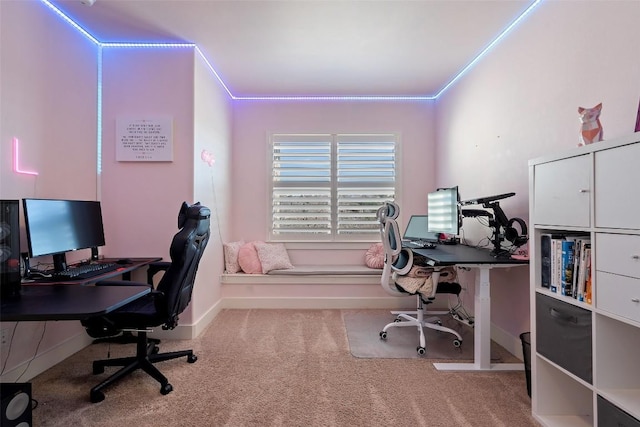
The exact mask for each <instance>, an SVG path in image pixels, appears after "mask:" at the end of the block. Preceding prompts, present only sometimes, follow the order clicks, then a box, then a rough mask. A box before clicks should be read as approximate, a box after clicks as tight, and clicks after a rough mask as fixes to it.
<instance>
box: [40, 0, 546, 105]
mask: <svg viewBox="0 0 640 427" xmlns="http://www.w3.org/2000/svg"><path fill="white" fill-rule="evenodd" d="M40 1H41V2H42V3H44V4H45V5H47V6H48V7H49V8H50V9H51V10H53V11H54V12H55V13H56V14H58V15H59V16H60V17H62V18H63V19H64V20H65V21H66V22H68V23H69V24H70V25H72V26H73V27H74V28H76V29H77V30H78V31H80V32H81V33H82V34H83V35H84V36H85V37H87V38H89V39H90V40H91V41H92V42H94V43H96V44H97V45H98V46H100V47H104V48H108V47H114V48H185V47H186V48H193V49H195V51H196V52H197V53H198V54H199V55H200V57H202V59H203V60H204V62H205V63H206V64H207V67H208V68H209V70H211V72H212V73H213V75H214V76H215V77H216V79H217V80H218V81H219V82H220V84H221V85H222V87H223V88H224V89H225V91H226V92H227V94H228V95H229V97H230V98H231V99H233V100H238V101H245V100H246V101H431V100H436V99H438V97H440V95H442V94H443V93H444V92H445V91H446V90H447V89H449V88H450V87H451V86H452V85H453V84H454V83H455V82H456V81H458V80H459V79H460V78H461V77H462V76H463V75H465V74H466V73H467V72H468V71H469V70H470V69H471V68H472V67H473V66H474V65H475V64H476V63H478V61H480V59H482V58H483V57H484V56H485V55H486V54H487V52H489V51H490V50H491V48H493V47H494V46H495V45H496V44H498V43H499V42H500V41H501V40H502V39H503V38H504V37H505V36H506V35H507V34H508V33H509V32H510V31H511V30H512V29H513V28H514V27H515V26H516V25H517V24H518V23H520V22H521V21H522V20H523V19H524V18H525V17H526V16H527V15H529V13H531V11H533V9H534V8H535V7H536V6H538V5H539V4H540V3H542V0H534V1H533V2H532V3H531V4H530V5H529V7H527V8H526V9H525V10H524V12H522V13H521V14H520V15H519V16H518V17H517V18H516V19H515V20H514V21H513V22H512V23H511V24H509V26H507V28H505V29H504V30H503V31H502V32H501V33H500V34H499V35H498V36H497V37H496V38H495V39H493V41H492V42H491V43H489V44H488V45H487V46H486V47H485V48H484V49H483V50H482V51H481V52H480V53H479V54H478V55H476V57H475V58H474V59H473V60H472V61H471V62H469V63H468V64H467V65H466V66H465V67H464V68H463V69H462V70H461V71H460V72H458V74H456V75H455V76H454V77H453V78H452V79H451V80H449V82H448V83H447V84H445V85H444V87H443V88H442V89H440V90H439V91H438V93H436V94H435V95H424V96H394V95H389V96H384V95H380V96H375V95H362V96H356V95H354V96H323V95H320V96H235V95H233V94H232V93H231V91H230V90H229V88H228V87H227V85H226V84H225V83H224V81H223V80H222V78H221V77H220V75H219V74H218V73H217V71H216V70H215V69H214V68H213V66H212V65H211V62H210V61H209V60H208V59H207V58H206V57H205V56H204V54H203V53H202V51H201V50H200V48H199V47H198V46H197V45H195V44H193V43H135V42H131V43H102V42H100V41H98V40H97V39H96V38H95V37H93V36H92V35H91V34H89V33H88V32H87V31H86V30H85V29H84V28H82V27H81V26H80V25H78V24H76V23H75V22H74V21H73V20H72V19H71V18H69V17H68V16H67V15H65V14H64V13H63V12H62V11H61V10H60V9H58V8H57V7H55V6H54V5H53V4H51V2H49V0H40ZM99 78H100V79H101V78H102V74H101V73H100V75H99ZM98 84H99V86H100V87H101V82H99V83H98ZM98 97H99V99H101V96H100V93H99V94H98ZM98 108H99V107H98Z"/></svg>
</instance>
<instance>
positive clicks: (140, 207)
mask: <svg viewBox="0 0 640 427" xmlns="http://www.w3.org/2000/svg"><path fill="white" fill-rule="evenodd" d="M0 18H1V21H0V23H1V25H0V29H1V31H2V32H1V34H0V35H1V37H0V41H1V43H2V44H1V51H0V52H1V54H2V57H1V61H0V64H1V67H2V68H1V73H0V77H1V81H0V83H1V85H0V88H1V90H2V94H1V95H2V96H1V97H0V98H1V100H2V115H1V116H0V120H1V126H0V136H1V140H0V162H1V168H0V198H2V199H20V198H23V197H51V198H72V199H93V200H96V199H97V200H101V201H102V203H103V213H104V220H105V221H104V222H105V234H106V236H105V237H106V241H107V246H106V247H105V248H103V250H102V254H103V255H106V256H114V257H123V256H127V257H132V256H149V255H151V256H153V255H157V256H163V257H167V258H168V249H169V243H170V241H171V238H172V236H173V235H174V234H175V232H176V231H177V213H178V208H179V207H180V203H181V202H182V201H183V200H186V201H189V202H193V201H197V200H199V201H201V202H202V203H203V204H205V205H208V206H210V207H212V208H213V207H214V206H215V205H216V202H217V203H219V204H220V205H221V206H223V207H225V208H224V209H219V210H218V211H219V212H220V216H219V218H220V221H223V223H222V224H220V225H219V224H218V223H216V222H213V221H212V224H215V227H217V228H222V229H228V228H229V227H228V224H227V223H226V222H228V221H229V212H228V210H229V209H228V206H229V200H228V198H229V190H227V188H229V187H230V186H229V179H230V178H229V175H230V173H229V164H230V162H229V161H228V159H229V151H230V143H231V141H230V132H231V131H230V130H231V118H230V115H231V104H230V102H229V100H228V99H227V95H226V93H225V92H224V91H223V90H222V88H221V87H220V86H219V85H218V83H217V81H216V80H215V78H214V77H213V75H212V74H211V73H210V72H209V71H208V70H207V69H205V67H204V65H203V64H202V63H201V62H200V58H197V59H196V58H195V56H194V51H193V49H190V48H189V49H184V50H175V49H156V50H153V51H152V50H144V49H116V50H110V49H104V50H103V52H104V57H103V60H102V64H103V76H104V81H103V96H104V97H103V109H102V111H101V113H102V119H103V122H102V125H103V134H102V139H101V142H102V145H103V151H102V153H101V155H102V175H98V174H97V166H98V165H97V158H98V137H97V132H98V124H97V117H98V113H99V110H98V108H97V99H98V96H97V93H98V89H97V79H98V48H97V47H96V46H95V45H93V44H92V43H90V42H89V41H88V40H87V39H85V38H84V37H83V36H81V35H80V34H79V33H78V32H77V30H75V29H73V28H72V27H70V26H69V25H68V24H67V23H65V22H64V21H62V20H61V19H60V18H59V17H57V16H56V15H55V14H54V13H53V12H52V11H50V10H49V9H48V8H46V7H45V6H44V5H43V4H41V3H40V2H36V1H28V2H27V1H15V2H4V1H3V2H0ZM167 64H170V65H171V66H170V67H167ZM159 70H161V72H160V71H159ZM194 98H195V99H194ZM196 112H197V114H196ZM156 114H159V115H165V114H166V115H170V116H172V117H173V119H174V132H173V137H174V160H173V162H170V163H140V162H133V163H125V162H117V161H115V119H116V118H117V117H118V116H119V115H134V116H136V115H151V116H154V115H156ZM196 116H197V122H196V123H195V124H194V117H196ZM13 137H18V138H20V140H21V142H22V145H21V159H22V161H21V164H22V166H23V167H25V168H27V169H30V170H36V171H38V172H39V173H40V174H39V175H38V176H37V177H33V176H28V175H21V174H16V173H14V172H13V170H12V139H13ZM196 139H197V140H196ZM194 140H195V141H194ZM202 149H207V150H209V151H211V152H213V153H214V155H215V156H216V157H217V158H218V159H222V161H221V162H219V163H218V165H217V166H216V167H215V168H210V167H209V166H208V164H206V163H204V162H203V161H202V160H201V157H200V152H201V150H202ZM213 181H215V185H216V187H218V188H221V190H220V195H219V196H218V197H217V198H216V197H215V195H214V194H213V193H212V191H211V188H212V183H213ZM23 228H24V227H23ZM212 231H213V229H212ZM22 235H23V250H26V244H25V240H24V231H22ZM216 236H218V237H216ZM219 242H220V238H219V235H218V232H217V231H213V232H212V240H211V241H210V246H209V247H207V250H206V251H205V256H204V258H203V260H202V264H203V266H201V269H200V274H199V275H198V279H197V281H198V282H197V283H198V284H197V286H196V287H195V291H194V298H193V304H191V306H190V307H189V308H188V309H187V311H185V313H184V314H183V316H181V326H183V325H186V328H185V329H186V330H189V331H192V332H191V333H193V328H191V326H192V325H193V324H194V323H196V322H199V323H201V324H206V322H207V321H208V320H209V318H210V317H211V311H212V308H213V307H215V306H216V304H217V303H218V302H219V300H220V288H219V283H218V277H219V274H220V273H221V270H222V255H221V253H222V252H221V246H220V243H219ZM88 256H89V251H88V250H87V251H78V253H74V254H73V255H72V256H69V259H70V260H71V261H73V260H75V259H79V258H83V257H84V258H86V257H88ZM38 261H39V260H35V262H38ZM43 261H50V260H49V259H44V260H43ZM134 278H137V279H140V280H145V279H146V278H145V276H144V275H143V274H139V275H137V277H135V276H134ZM207 316H208V317H207ZM16 325H17V326H16ZM0 327H2V329H3V330H4V329H8V330H9V332H12V331H14V327H16V328H15V336H14V338H13V339H12V340H11V346H10V347H9V346H5V345H3V346H2V352H1V358H0V366H3V374H4V375H2V380H3V381H15V380H16V379H18V377H20V376H21V377H20V379H21V380H23V381H24V380H28V379H29V378H31V377H33V376H34V375H36V374H38V373H39V372H41V371H43V370H44V369H47V368H48V367H50V366H52V365H53V364H55V363H57V362H59V361H60V360H62V359H64V358H66V357H68V356H69V355H70V354H72V353H73V352H75V351H77V350H79V349H81V348H82V347H83V346H85V345H87V344H88V343H89V342H90V339H89V337H88V335H87V334H86V333H85V331H84V329H83V328H82V327H81V325H80V323H79V322H20V323H15V322H3V323H2V324H1V325H0ZM196 332H197V331H196ZM41 337H42V340H41ZM9 350H10V351H9ZM32 358H33V359H34V360H33V361H31V359H32Z"/></svg>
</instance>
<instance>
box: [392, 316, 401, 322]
mask: <svg viewBox="0 0 640 427" xmlns="http://www.w3.org/2000/svg"><path fill="white" fill-rule="evenodd" d="M400 322H402V319H401V318H399V317H396V318H395V320H394V321H393V323H400Z"/></svg>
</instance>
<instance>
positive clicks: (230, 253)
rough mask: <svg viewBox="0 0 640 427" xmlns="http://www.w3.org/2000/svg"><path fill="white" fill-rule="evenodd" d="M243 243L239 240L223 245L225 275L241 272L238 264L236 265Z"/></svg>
mask: <svg viewBox="0 0 640 427" xmlns="http://www.w3.org/2000/svg"><path fill="white" fill-rule="evenodd" d="M244 243H245V242H244V240H239V241H237V242H230V243H225V244H224V269H225V271H226V272H227V273H238V272H240V271H242V268H240V264H238V252H239V251H240V248H241V247H242V245H244Z"/></svg>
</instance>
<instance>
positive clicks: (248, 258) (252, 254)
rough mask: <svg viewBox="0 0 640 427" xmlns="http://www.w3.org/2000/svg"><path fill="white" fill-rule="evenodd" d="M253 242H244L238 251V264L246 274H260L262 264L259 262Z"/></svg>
mask: <svg viewBox="0 0 640 427" xmlns="http://www.w3.org/2000/svg"><path fill="white" fill-rule="evenodd" d="M255 243H256V242H248V243H245V244H244V245H242V246H241V247H240V250H239V251H238V264H239V265H240V268H242V271H244V272H245V273H247V274H262V264H261V263H260V258H258V251H257V250H256V246H255Z"/></svg>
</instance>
